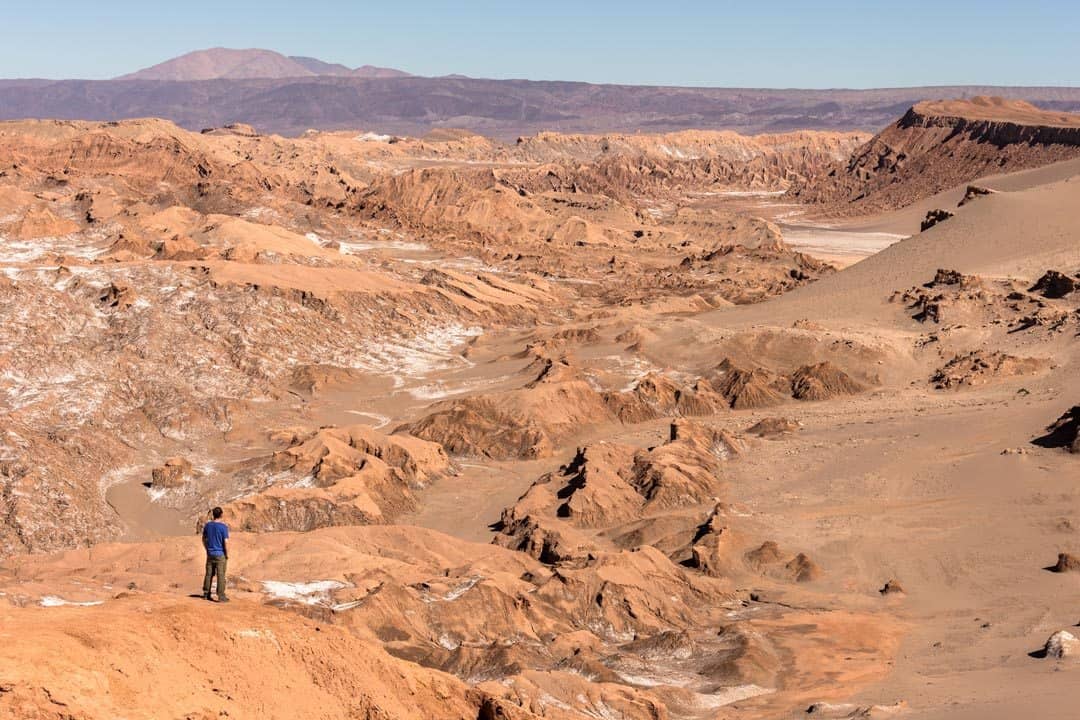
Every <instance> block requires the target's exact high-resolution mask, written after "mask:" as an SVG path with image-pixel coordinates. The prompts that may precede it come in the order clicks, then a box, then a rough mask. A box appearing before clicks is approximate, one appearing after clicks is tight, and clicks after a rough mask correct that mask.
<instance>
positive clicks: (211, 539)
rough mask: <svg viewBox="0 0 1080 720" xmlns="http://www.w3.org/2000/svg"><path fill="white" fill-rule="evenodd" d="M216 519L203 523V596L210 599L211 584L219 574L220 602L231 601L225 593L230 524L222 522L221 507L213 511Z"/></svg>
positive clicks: (218, 596)
mask: <svg viewBox="0 0 1080 720" xmlns="http://www.w3.org/2000/svg"><path fill="white" fill-rule="evenodd" d="M211 514H212V515H213V516H214V519H213V520H211V521H210V522H208V523H206V525H203V530H202V543H203V547H204V548H206V577H205V578H204V579H203V586H202V596H203V599H204V600H209V599H210V584H211V582H212V581H213V579H214V576H215V575H216V576H217V599H218V602H229V598H228V597H227V596H226V594H225V566H226V564H227V563H228V561H229V547H228V544H227V542H226V541H227V540H228V539H229V526H228V525H226V524H225V523H223V522H220V520H221V515H222V510H221V508H219V507H216V508H214V509H213V510H212V511H211Z"/></svg>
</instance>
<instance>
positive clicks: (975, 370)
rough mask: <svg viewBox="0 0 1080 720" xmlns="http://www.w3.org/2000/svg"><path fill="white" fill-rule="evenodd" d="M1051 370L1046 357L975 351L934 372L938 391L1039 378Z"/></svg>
mask: <svg viewBox="0 0 1080 720" xmlns="http://www.w3.org/2000/svg"><path fill="white" fill-rule="evenodd" d="M1049 367H1050V361H1049V360H1047V359H1044V358H1033V357H1017V356H1015V355H1009V354H1007V353H1003V352H1000V351H998V350H994V351H989V350H973V351H971V352H969V353H964V354H960V355H956V356H954V357H953V358H952V359H951V360H949V362H947V363H945V365H943V366H942V367H940V368H938V370H937V371H936V372H935V373H934V375H933V377H931V378H930V382H931V383H932V384H933V385H934V387H935V388H937V389H938V390H950V389H957V388H962V387H977V386H980V385H986V384H989V383H992V382H996V381H999V380H1004V379H1008V378H1014V377H1023V376H1028V375H1036V374H1038V373H1040V372H1043V371H1044V370H1046V369H1048V368H1049Z"/></svg>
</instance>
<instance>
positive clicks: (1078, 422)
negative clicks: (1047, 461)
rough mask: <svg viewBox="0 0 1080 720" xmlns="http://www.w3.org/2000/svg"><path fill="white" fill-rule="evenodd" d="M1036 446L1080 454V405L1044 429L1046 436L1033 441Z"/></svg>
mask: <svg viewBox="0 0 1080 720" xmlns="http://www.w3.org/2000/svg"><path fill="white" fill-rule="evenodd" d="M1032 442H1034V443H1035V444H1036V445H1040V446H1042V447H1048V448H1064V449H1066V450H1068V451H1069V452H1071V453H1080V405H1077V406H1076V407H1073V408H1071V409H1069V410H1067V411H1066V412H1065V414H1064V415H1062V416H1061V417H1059V418H1058V419H1057V420H1056V421H1055V422H1053V423H1052V424H1050V425H1049V426H1048V427H1047V428H1046V434H1045V435H1043V436H1042V437H1039V438H1036V439H1035V440H1033V441H1032Z"/></svg>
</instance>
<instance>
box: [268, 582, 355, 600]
mask: <svg viewBox="0 0 1080 720" xmlns="http://www.w3.org/2000/svg"><path fill="white" fill-rule="evenodd" d="M262 586H263V592H264V593H266V594H267V595H270V596H272V597H274V598H277V599H279V600H291V601H293V602H298V603H302V604H304V605H329V603H330V593H332V592H333V591H334V590H340V589H341V588H346V587H350V585H348V584H347V583H343V582H341V581H340V580H314V581H312V582H306V583H304V582H282V581H280V580H263V581H262Z"/></svg>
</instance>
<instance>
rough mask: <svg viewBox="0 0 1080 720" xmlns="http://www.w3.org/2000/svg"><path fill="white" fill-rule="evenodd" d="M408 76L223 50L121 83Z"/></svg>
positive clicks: (200, 54) (366, 67) (160, 67)
mask: <svg viewBox="0 0 1080 720" xmlns="http://www.w3.org/2000/svg"><path fill="white" fill-rule="evenodd" d="M407 76H408V73H406V72H402V71H401V70H394V69H392V68H379V67H373V66H371V65H364V66H361V67H358V68H355V69H350V68H348V67H346V66H344V65H341V64H339V63H328V62H323V61H322V60H318V59H316V58H309V57H287V56H285V55H282V54H281V53H276V52H274V51H273V50H259V49H248V50H234V49H231V48H221V47H219V48H211V49H209V50H197V51H195V52H190V53H187V54H185V55H181V56H180V57H177V58H173V59H171V60H166V61H165V62H163V63H159V64H157V65H154V66H152V67H148V68H145V69H143V70H138V71H136V72H133V73H129V74H127V75H122V76H120V77H119V78H117V80H165V81H170V82H192V81H198V80H220V79H227V80H247V79H252V78H273V79H281V78H303V77H358V78H391V77H407Z"/></svg>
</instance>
